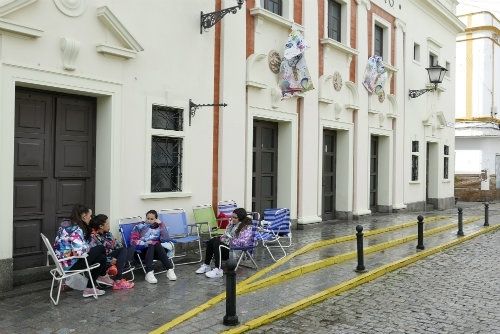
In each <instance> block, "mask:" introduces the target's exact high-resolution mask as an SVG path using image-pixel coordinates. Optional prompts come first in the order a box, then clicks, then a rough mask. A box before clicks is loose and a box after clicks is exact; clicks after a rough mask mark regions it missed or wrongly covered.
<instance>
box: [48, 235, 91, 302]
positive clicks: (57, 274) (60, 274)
mask: <svg viewBox="0 0 500 334" xmlns="http://www.w3.org/2000/svg"><path fill="white" fill-rule="evenodd" d="M40 237H41V238H42V240H43V243H44V244H45V247H46V248H47V255H48V256H50V257H51V258H52V260H53V261H54V263H55V265H56V267H55V268H54V269H51V270H50V274H51V275H52V285H51V286H50V299H51V300H52V302H53V303H54V305H57V304H59V296H60V294H61V287H62V283H63V280H64V279H66V278H68V277H71V276H73V275H78V274H83V273H87V274H88V279H90V282H91V283H92V288H93V289H94V295H93V296H94V298H95V299H97V289H96V287H95V284H94V280H93V279H92V275H91V273H90V271H91V270H93V269H95V268H97V267H99V266H100V264H99V263H95V264H93V265H91V266H89V263H88V262H87V254H84V255H80V256H70V257H65V258H62V259H58V258H57V256H56V253H55V252H54V249H53V248H52V245H51V244H50V242H49V240H48V239H47V237H46V236H45V235H43V233H40ZM71 259H85V264H86V268H83V269H78V270H71V269H69V270H64V268H63V266H62V265H61V262H63V261H67V260H71ZM48 264H49V263H48V258H47V265H48ZM56 281H58V282H59V287H58V289H57V298H56V299H54V293H53V291H54V283H55V282H56Z"/></svg>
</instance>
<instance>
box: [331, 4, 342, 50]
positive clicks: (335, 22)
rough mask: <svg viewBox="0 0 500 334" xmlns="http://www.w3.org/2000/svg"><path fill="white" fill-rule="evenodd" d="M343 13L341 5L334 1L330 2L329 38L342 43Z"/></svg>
mask: <svg viewBox="0 0 500 334" xmlns="http://www.w3.org/2000/svg"><path fill="white" fill-rule="evenodd" d="M341 11H342V5H341V4H339V3H338V2H337V1H334V0H329V1H328V38H331V39H334V40H336V41H337V42H341V40H340V33H341V25H342V20H341Z"/></svg>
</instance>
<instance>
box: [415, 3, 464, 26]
mask: <svg viewBox="0 0 500 334" xmlns="http://www.w3.org/2000/svg"><path fill="white" fill-rule="evenodd" d="M410 1H412V2H413V3H414V4H415V5H416V6H421V5H422V4H426V5H427V6H428V7H430V8H431V9H432V10H431V11H428V12H429V14H434V15H436V14H437V15H439V17H441V18H442V19H443V20H444V21H445V22H446V23H448V24H449V25H450V27H452V28H453V29H454V30H455V32H457V33H458V32H463V31H464V29H465V27H466V25H465V24H464V23H463V22H462V21H460V20H459V19H458V17H456V16H455V14H454V13H452V12H451V11H450V10H449V9H448V8H446V7H445V6H444V5H443V4H442V3H441V2H439V1H435V0H410Z"/></svg>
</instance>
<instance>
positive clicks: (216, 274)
mask: <svg viewBox="0 0 500 334" xmlns="http://www.w3.org/2000/svg"><path fill="white" fill-rule="evenodd" d="M222 275H224V271H223V270H222V269H219V268H214V269H212V270H210V271H209V272H206V273H205V276H207V277H208V278H219V277H222Z"/></svg>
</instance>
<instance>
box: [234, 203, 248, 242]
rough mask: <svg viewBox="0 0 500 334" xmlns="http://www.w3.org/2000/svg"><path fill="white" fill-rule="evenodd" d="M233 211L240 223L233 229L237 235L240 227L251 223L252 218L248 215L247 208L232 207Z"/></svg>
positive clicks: (242, 227)
mask: <svg viewBox="0 0 500 334" xmlns="http://www.w3.org/2000/svg"><path fill="white" fill-rule="evenodd" d="M233 213H234V214H235V215H236V216H238V220H239V221H240V224H239V225H238V227H237V228H236V231H235V233H236V235H237V236H238V235H240V232H241V230H242V229H244V228H245V227H247V226H248V225H251V224H252V219H250V218H249V217H248V214H247V210H245V209H243V208H237V209H234V211H233Z"/></svg>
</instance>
